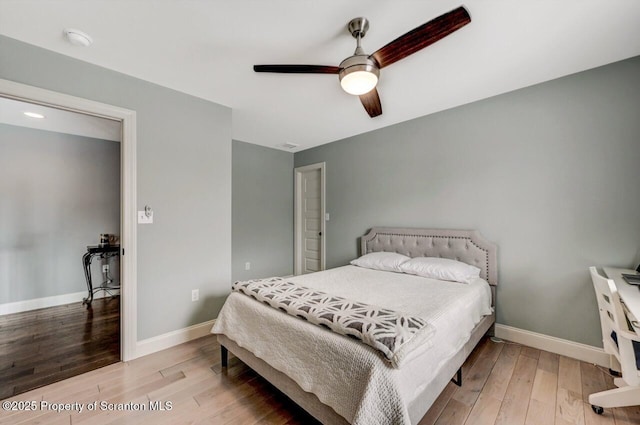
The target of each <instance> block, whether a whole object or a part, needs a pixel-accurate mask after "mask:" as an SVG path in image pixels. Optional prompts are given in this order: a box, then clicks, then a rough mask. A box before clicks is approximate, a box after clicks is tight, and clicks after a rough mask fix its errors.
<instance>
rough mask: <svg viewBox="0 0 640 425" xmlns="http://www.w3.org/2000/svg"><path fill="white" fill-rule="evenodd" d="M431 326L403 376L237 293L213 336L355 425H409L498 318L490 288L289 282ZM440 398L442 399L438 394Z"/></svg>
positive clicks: (397, 281) (394, 278) (354, 275)
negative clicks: (453, 361)
mask: <svg viewBox="0 0 640 425" xmlns="http://www.w3.org/2000/svg"><path fill="white" fill-rule="evenodd" d="M288 280H290V281H292V282H296V283H299V284H301V285H304V286H307V287H310V288H315V289H318V290H322V291H324V292H327V293H332V294H335V295H338V296H341V297H344V298H347V299H351V300H356V301H361V302H364V303H367V304H372V305H377V306H383V307H386V308H389V309H393V310H396V311H399V312H403V313H408V314H412V315H417V316H420V317H422V318H424V319H425V320H427V321H428V322H429V323H430V324H431V325H432V326H433V327H434V328H435V334H434V335H433V336H432V338H431V339H430V342H429V343H428V344H425V345H423V346H421V347H420V348H418V349H416V350H414V351H413V352H412V353H411V355H410V358H408V360H407V362H405V364H404V365H403V366H402V367H401V368H398V369H395V368H393V367H391V365H390V364H389V363H388V362H387V361H386V360H385V359H384V357H383V356H382V355H381V353H379V352H377V351H376V350H374V349H373V348H371V347H369V346H366V345H364V344H361V343H360V342H358V341H354V340H352V339H350V338H347V337H344V336H342V335H338V334H335V333H333V332H331V331H329V330H327V329H324V328H322V327H318V326H315V325H312V324H309V323H307V322H305V321H303V320H300V319H298V318H296V317H293V316H289V315H287V314H286V313H283V312H281V311H278V310H276V309H273V308H271V307H269V306H266V305H263V304H261V303H259V302H257V301H255V300H253V299H251V298H250V297H247V296H245V295H242V294H238V293H235V292H234V293H232V294H231V295H230V296H229V298H228V299H227V301H226V303H225V305H224V306H223V308H222V310H221V312H220V315H219V317H218V319H217V320H216V323H215V325H214V327H213V329H212V332H213V333H216V334H218V333H219V334H224V335H226V336H227V337H228V338H230V339H232V340H233V341H234V342H236V344H238V345H239V346H240V347H242V348H244V349H246V350H248V351H250V352H252V353H253V354H254V355H255V356H256V357H258V358H260V359H262V360H264V361H265V362H266V363H268V364H269V365H270V366H271V367H273V368H274V369H276V370H278V371H280V372H282V373H284V374H286V375H287V376H289V377H290V378H291V379H292V380H293V381H295V382H296V383H297V384H298V385H299V386H300V387H301V388H302V389H303V390H305V391H307V392H311V393H313V394H315V395H316V396H317V397H318V399H319V400H320V401H322V403H324V404H326V405H328V406H330V407H331V408H333V409H334V410H335V411H336V412H337V413H338V414H339V415H341V416H342V417H344V418H345V419H346V420H347V421H348V422H350V423H352V424H378V423H379V424H386V423H398V424H409V423H410V419H409V413H408V412H409V410H410V406H411V403H412V402H413V401H414V400H415V399H416V397H417V396H418V395H419V394H421V393H423V392H425V391H429V390H430V388H429V383H430V382H431V380H432V379H433V378H434V377H435V376H436V375H437V373H438V372H439V370H440V367H441V366H442V365H444V364H445V363H446V362H447V361H448V360H449V359H450V358H451V357H452V356H453V355H455V354H456V353H457V352H458V351H459V350H460V348H461V347H462V346H463V345H464V344H465V343H466V342H467V340H468V339H469V337H470V334H471V331H472V330H473V328H474V326H475V325H476V324H477V323H478V322H480V320H481V319H482V318H483V317H484V316H485V315H489V314H491V313H492V310H491V290H490V287H489V285H488V283H487V282H485V281H484V280H482V279H475V280H473V281H472V282H470V283H469V284H463V283H456V282H444V281H438V280H433V279H427V278H423V277H419V276H412V275H407V274H402V273H393V272H383V271H375V270H369V269H364V268H360V267H355V266H344V267H338V268H335V269H331V270H326V271H323V272H318V273H313V274H308V275H302V276H296V277H291V278H288ZM434 391H436V390H435V389H434Z"/></svg>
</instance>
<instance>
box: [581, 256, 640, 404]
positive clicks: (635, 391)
mask: <svg viewBox="0 0 640 425" xmlns="http://www.w3.org/2000/svg"><path fill="white" fill-rule="evenodd" d="M589 271H590V272H591V279H592V280H593V287H594V289H595V291H596V297H597V299H598V310H600V325H601V327H602V343H603V346H604V351H605V352H606V353H607V354H610V355H611V356H612V358H611V369H613V370H619V371H621V372H622V377H621V378H615V379H614V381H613V383H614V384H615V385H616V387H618V388H614V389H612V390H608V391H602V392H599V393H595V394H591V395H590V396H589V403H590V404H591V407H592V408H593V411H594V412H596V413H598V414H602V412H603V408H605V407H607V408H608V407H624V406H636V405H640V371H639V370H638V369H640V367H638V365H639V364H640V336H639V335H638V334H636V333H635V331H634V330H633V327H632V326H631V325H630V324H629V322H628V319H627V316H626V315H625V313H624V309H623V307H622V304H621V302H620V295H619V294H618V289H617V288H616V285H615V283H614V282H613V280H611V279H607V278H605V277H603V276H601V275H600V273H598V271H597V270H596V268H595V267H590V268H589ZM636 352H638V357H639V359H638V360H636Z"/></svg>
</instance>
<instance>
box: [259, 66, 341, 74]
mask: <svg viewBox="0 0 640 425" xmlns="http://www.w3.org/2000/svg"><path fill="white" fill-rule="evenodd" d="M253 70H254V71H255V72H278V73H282V74H337V73H338V71H339V70H340V68H338V67H337V66H325V65H253Z"/></svg>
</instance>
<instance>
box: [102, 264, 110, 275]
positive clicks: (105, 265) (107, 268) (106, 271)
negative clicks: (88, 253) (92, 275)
mask: <svg viewBox="0 0 640 425" xmlns="http://www.w3.org/2000/svg"><path fill="white" fill-rule="evenodd" d="M102 273H109V265H108V264H103V265H102Z"/></svg>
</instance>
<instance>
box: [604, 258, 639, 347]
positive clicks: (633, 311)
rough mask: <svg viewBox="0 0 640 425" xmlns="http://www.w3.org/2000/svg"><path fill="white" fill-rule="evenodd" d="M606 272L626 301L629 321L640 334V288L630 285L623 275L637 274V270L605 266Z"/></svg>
mask: <svg viewBox="0 0 640 425" xmlns="http://www.w3.org/2000/svg"><path fill="white" fill-rule="evenodd" d="M604 272H605V273H606V275H607V276H608V277H609V279H612V280H613V282H614V283H615V284H616V288H618V293H619V294H620V298H621V300H622V301H623V302H624V307H625V310H626V313H627V316H628V318H629V321H630V322H631V324H632V325H633V327H634V328H635V331H636V333H637V334H638V335H640V290H639V289H638V286H636V285H629V284H628V283H627V281H626V280H624V278H623V277H622V273H625V274H636V271H635V270H628V269H616V268H613V267H605V268H604Z"/></svg>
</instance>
